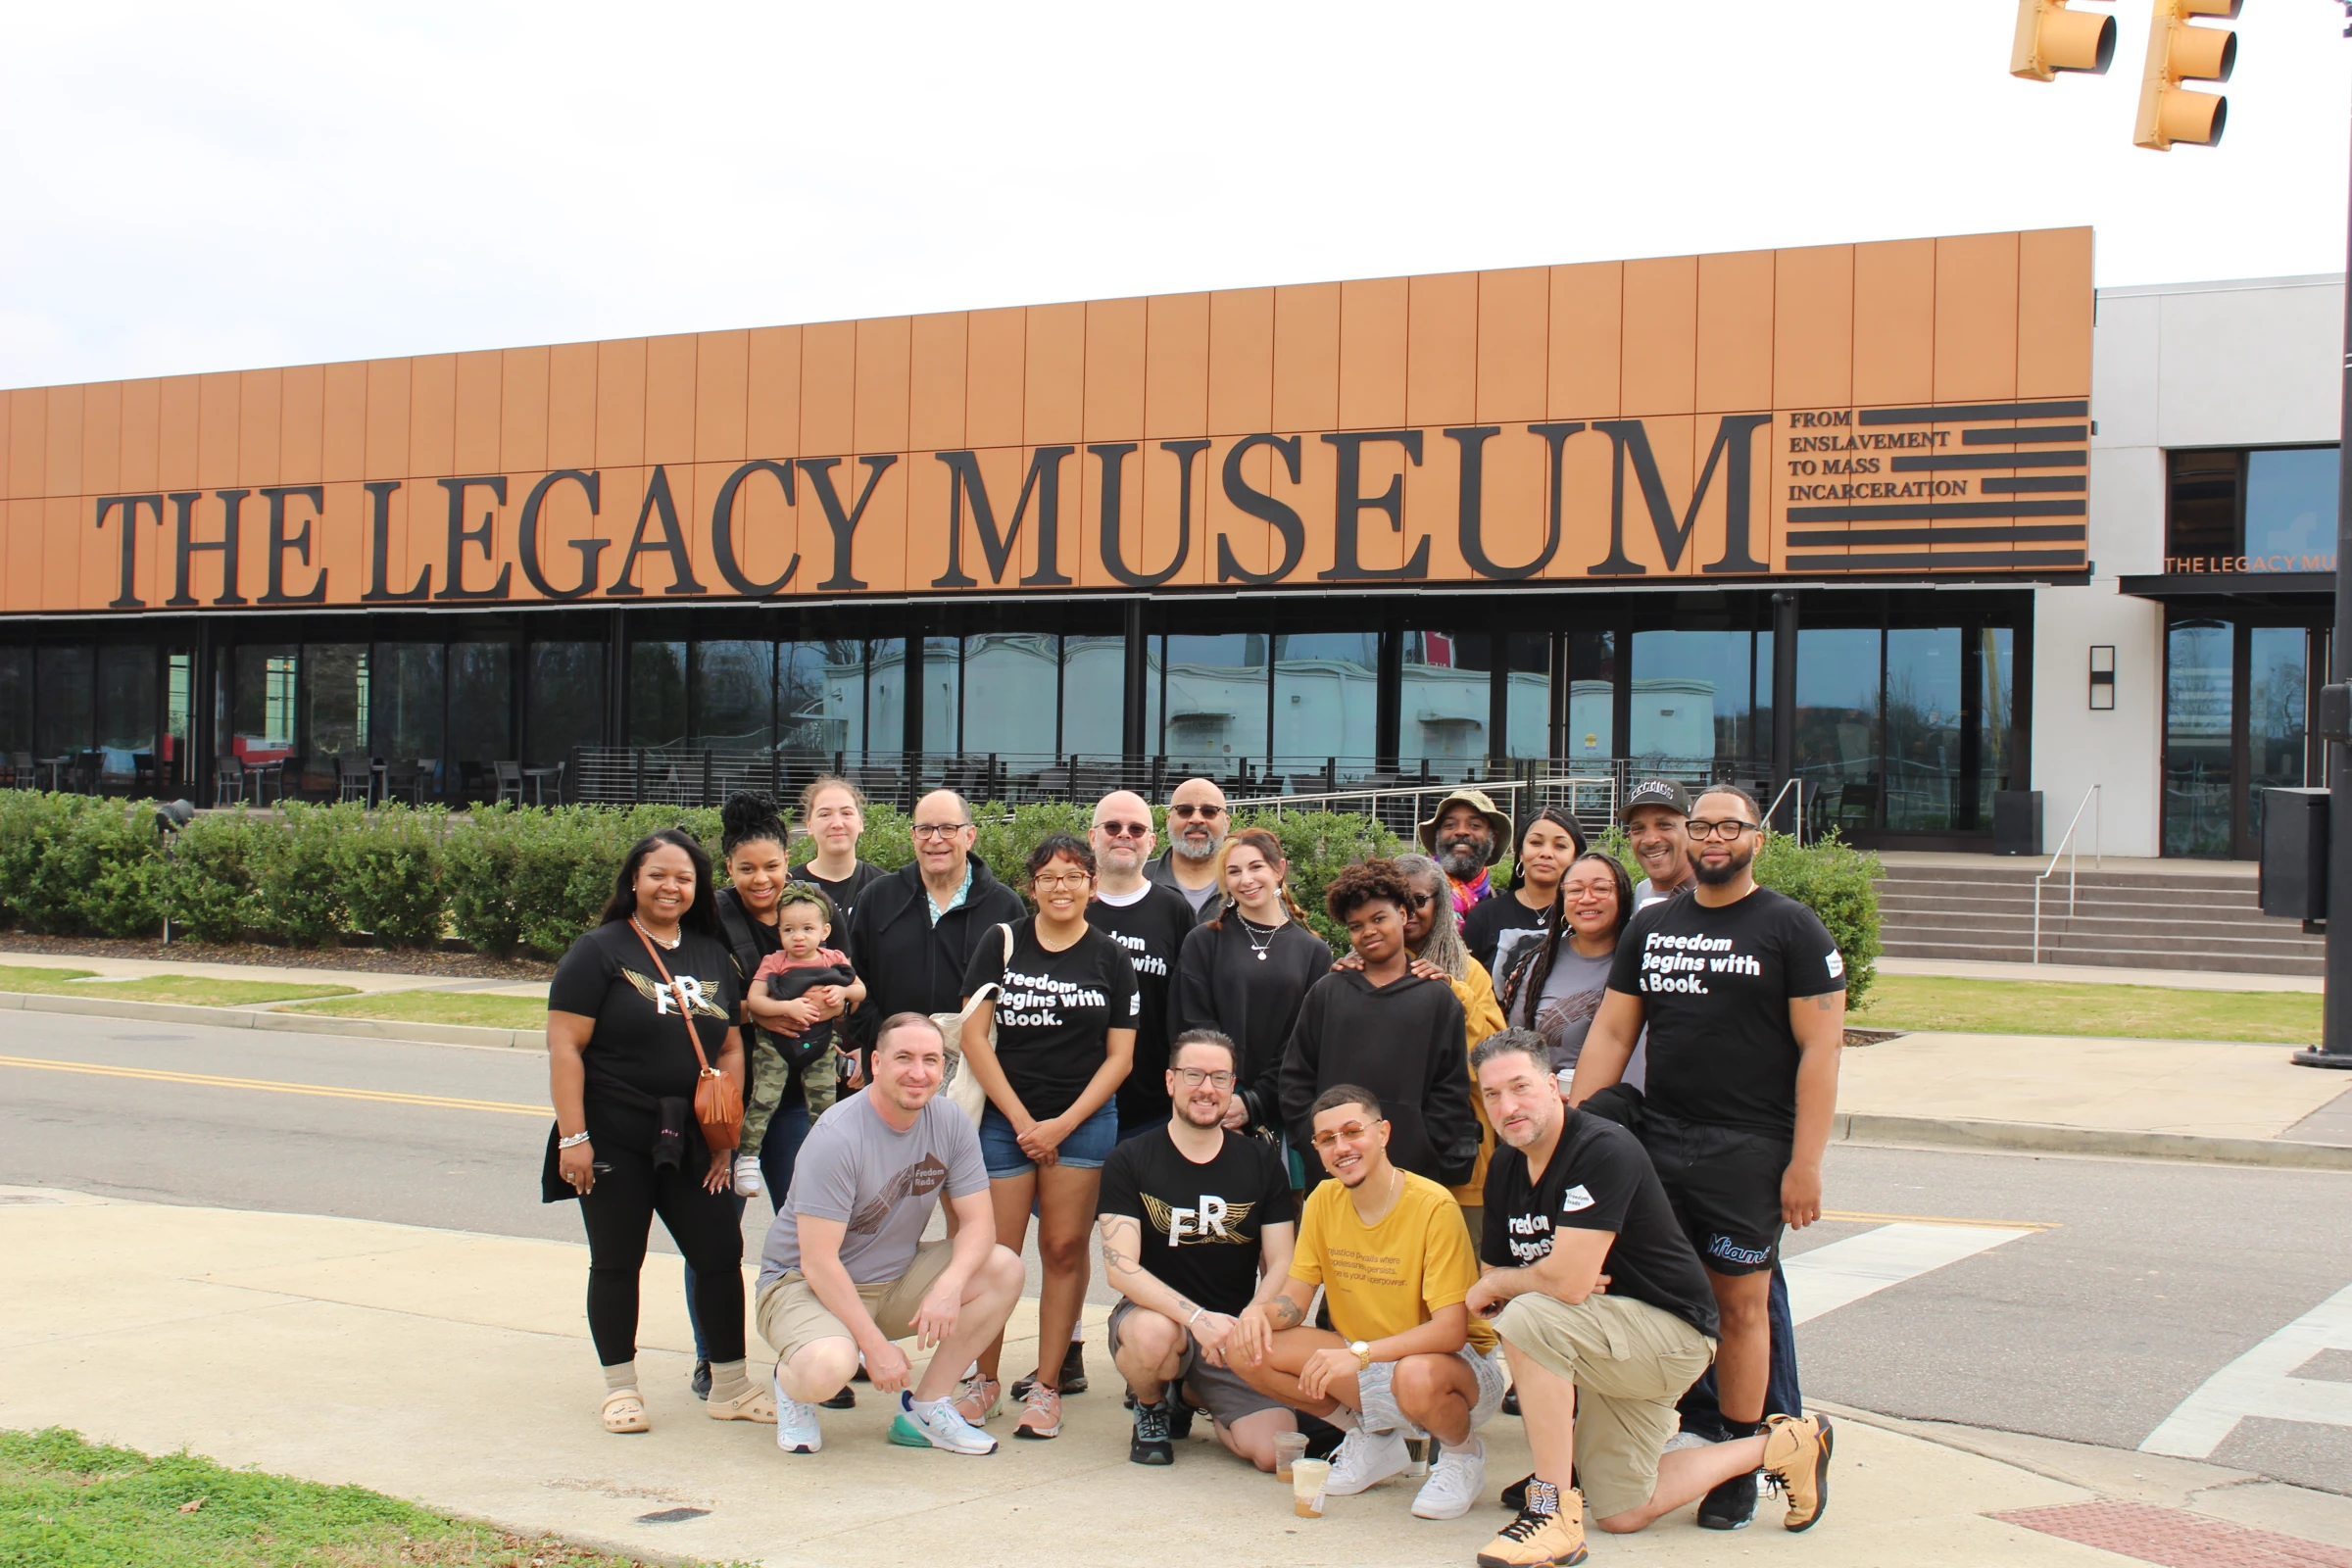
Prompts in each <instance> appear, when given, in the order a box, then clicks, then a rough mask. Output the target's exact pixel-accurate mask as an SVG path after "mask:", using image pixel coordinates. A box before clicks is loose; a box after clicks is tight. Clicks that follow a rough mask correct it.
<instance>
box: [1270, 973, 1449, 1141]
mask: <svg viewBox="0 0 2352 1568" xmlns="http://www.w3.org/2000/svg"><path fill="white" fill-rule="evenodd" d="M1463 1038H1464V1024H1463V1020H1462V1005H1461V1004H1460V1003H1459V1002H1457V1001H1455V1000H1454V995H1453V988H1452V987H1451V986H1449V985H1445V984H1443V983H1441V982H1439V981H1435V980H1423V979H1421V978H1419V977H1418V976H1416V975H1413V974H1411V973H1409V972H1408V973H1406V974H1405V976H1404V977H1403V978H1402V979H1400V980H1392V981H1391V982H1389V983H1388V984H1387V985H1385V986H1375V985H1373V984H1372V982H1371V980H1370V979H1368V978H1367V977H1366V976H1365V975H1364V973H1363V971H1362V970H1360V969H1338V970H1334V971H1333V972H1332V973H1330V974H1327V975H1325V976H1324V977H1323V978H1322V979H1320V980H1318V981H1316V982H1315V985H1314V989H1312V990H1311V991H1309V992H1307V994H1306V1001H1305V1002H1304V1003H1303V1004H1301V1005H1300V1006H1299V1022H1298V1024H1297V1025H1296V1026H1295V1027H1294V1028H1293V1029H1292V1031H1291V1043H1290V1047H1289V1049H1288V1050H1287V1051H1285V1052H1284V1054H1283V1060H1282V1118H1283V1121H1284V1123H1285V1124H1286V1125H1287V1126H1288V1127H1289V1128H1290V1134H1291V1147H1292V1148H1293V1149H1296V1150H1298V1151H1299V1157H1300V1158H1301V1159H1303V1160H1304V1161H1305V1162H1306V1173H1307V1177H1308V1183H1309V1185H1310V1186H1311V1185H1312V1184H1313V1183H1314V1182H1315V1181H1317V1180H1320V1179H1321V1170H1322V1163H1321V1161H1320V1160H1319V1159H1317V1158H1316V1155H1315V1152H1314V1145H1313V1135H1314V1122H1313V1118H1312V1117H1311V1116H1309V1115H1308V1113H1307V1109H1308V1107H1309V1106H1311V1105H1312V1104H1313V1103H1315V1097H1316V1096H1318V1095H1320V1094H1322V1093H1323V1091H1324V1090H1326V1089H1331V1088H1336V1087H1337V1086H1339V1085H1341V1084H1354V1085H1356V1086H1357V1087H1358V1088H1362V1089H1369V1090H1371V1091H1372V1093H1373V1094H1375V1095H1377V1096H1379V1097H1380V1108H1381V1114H1382V1115H1384V1116H1386V1117H1387V1118H1388V1121H1389V1159H1390V1160H1391V1161H1392V1162H1393V1163H1394V1164H1396V1165H1397V1167H1398V1168H1400V1169H1403V1170H1409V1171H1411V1172H1413V1173H1414V1174H1415V1175H1417V1176H1426V1177H1428V1178H1429V1179H1430V1180H1431V1181H1434V1182H1436V1183H1438V1184H1439V1185H1440V1186H1442V1187H1451V1186H1454V1185H1455V1184H1457V1183H1460V1182H1463V1181H1466V1180H1468V1179H1469V1176H1470V1172H1471V1171H1472V1170H1473V1169H1474V1168H1476V1166H1477V1164H1478V1144H1479V1131H1478V1117H1477V1116H1476V1115H1475V1114H1474V1113H1473V1112H1472V1110H1471V1108H1470V1072H1469V1068H1468V1066H1467V1064H1466V1062H1467V1058H1466V1056H1465V1054H1464V1048H1463V1045H1462V1041H1463Z"/></svg>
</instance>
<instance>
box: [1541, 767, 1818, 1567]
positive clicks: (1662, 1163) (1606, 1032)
mask: <svg viewBox="0 0 2352 1568" xmlns="http://www.w3.org/2000/svg"><path fill="white" fill-rule="evenodd" d="M1762 815H1763V813H1762V812H1761V811H1760V810H1759V809H1757V806H1756V802H1755V798H1754V797H1753V796H1751V795H1749V794H1748V793H1747V792H1746V791H1745V790H1742V789H1740V788H1738V787H1736V786H1733V785H1729V784H1718V785H1714V786H1711V787H1709V788H1708V789H1707V790H1706V791H1705V792H1704V793H1703V794H1701V795H1700V796H1699V797H1698V799H1697V801H1696V802H1694V803H1693V805H1692V807H1691V817H1690V821H1689V823H1688V825H1687V827H1686V831H1687V832H1688V834H1689V836H1690V849H1689V852H1688V854H1689V857H1690V860H1691V871H1692V873H1693V875H1694V876H1695V878H1696V882H1695V885H1694V886H1693V887H1692V888H1691V891H1690V892H1689V893H1688V894H1685V895H1683V896H1681V897H1678V898H1670V899H1665V900H1661V901H1659V902H1658V903H1655V904H1651V905H1649V906H1647V907H1644V908H1642V910H1640V911H1639V912H1638V913H1636V914H1635V916H1634V917H1633V920H1632V921H1631V923H1629V924H1628V925H1627V927H1626V931H1625V936H1624V937H1623V939H1622V940H1621V941H1620V942H1619V943H1618V947H1617V959H1616V965H1615V967H1614V969H1613V970H1612V971H1611V972H1610V975H1609V988H1608V992H1607V994H1606V996H1605V997H1604V998H1603V1000H1602V1002H1601V1005H1600V1011H1599V1013H1598V1014H1597V1015H1596V1016H1595V1017H1594V1018H1593V1027H1592V1030H1591V1032H1590V1033H1588V1034H1587V1035H1586V1037H1585V1049H1584V1054H1582V1055H1581V1056H1579V1057H1578V1058H1577V1064H1576V1076H1575V1079H1574V1081H1573V1082H1572V1084H1571V1086H1570V1089H1569V1095H1568V1098H1569V1103H1572V1104H1576V1105H1582V1104H1583V1103H1585V1102H1586V1101H1588V1100H1590V1099H1591V1098H1592V1097H1593V1095H1594V1094H1596V1093H1598V1092H1599V1091H1600V1090H1603V1089H1606V1088H1608V1087H1609V1086H1610V1085H1612V1084H1615V1083H1616V1082H1618V1081H1619V1078H1620V1077H1621V1076H1622V1074H1623V1073H1624V1071H1625V1065H1626V1062H1627V1061H1628V1060H1629V1059H1630V1058H1631V1057H1632V1055H1633V1050H1634V1042H1635V1040H1636V1039H1637V1038H1638V1037H1640V1035H1641V1034H1642V1028H1643V1026H1644V1025H1646V1026H1647V1028H1648V1031H1649V1039H1648V1074H1649V1077H1648V1083H1647V1086H1646V1089H1645V1100H1644V1103H1643V1110H1642V1145H1643V1147H1644V1148H1645V1149H1647V1151H1648V1152H1649V1157H1650V1161H1651V1163H1652V1164H1653V1165H1655V1166H1656V1168H1657V1173H1658V1178H1659V1180H1660V1181H1661V1182H1662V1183H1663V1184H1664V1185H1665V1188H1666V1195H1667V1198H1668V1200H1669V1201H1671V1202H1672V1203H1673V1205H1674V1211H1675V1216H1676V1217H1677V1218H1678V1219H1679V1220H1680V1221H1681V1222H1682V1224H1683V1227H1684V1229H1685V1231H1686V1232H1687V1233H1688V1234H1689V1235H1690V1238H1691V1246H1692V1247H1693V1248H1694V1249H1696V1250H1697V1252H1698V1255H1699V1261H1700V1262H1701V1263H1702V1264H1704V1265H1705V1267H1706V1271H1707V1284H1708V1286H1709V1288H1710V1289H1711V1290H1712V1291H1713V1292H1714V1294H1715V1304H1716V1308H1717V1311H1718V1313H1719V1315H1720V1317H1721V1320H1722V1325H1723V1337H1722V1345H1721V1348H1719V1349H1718V1350H1717V1352H1716V1358H1715V1379H1716V1393H1717V1398H1718V1402H1719V1404H1720V1406H1721V1409H1722V1413H1723V1425H1724V1426H1725V1428H1726V1429H1727V1430H1728V1431H1729V1432H1730V1434H1731V1436H1732V1437H1734V1438H1745V1437H1747V1436H1749V1435H1751V1434H1753V1433H1755V1432H1758V1431H1760V1430H1761V1429H1762V1423H1763V1421H1764V1418H1765V1416H1766V1415H1767V1414H1768V1413H1777V1414H1784V1415H1801V1414H1803V1412H1802V1411H1798V1410H1788V1411H1779V1412H1768V1411H1767V1410H1766V1408H1765V1404H1766V1395H1767V1379H1768V1374H1769V1367H1770V1362H1771V1336H1770V1333H1769V1330H1768V1327H1767V1321H1768V1320H1767V1304H1766V1303H1767V1295H1768V1292H1769V1288H1770V1284H1771V1279H1772V1268H1773V1264H1774V1263H1775V1262H1776V1261H1777V1260H1778V1258H1779V1256H1780V1248H1781V1231H1782V1228H1783V1226H1785V1225H1793V1226H1796V1227H1798V1228H1799V1229H1802V1228H1803V1227H1804V1226H1807V1225H1810V1224H1812V1223H1813V1222H1814V1221H1815V1220H1817V1219H1819V1218H1820V1217H1821V1161H1822V1153H1823V1151H1824V1150H1825V1149H1826V1148H1827V1146H1828V1144H1829V1135H1830V1121H1831V1117H1832V1114H1833V1113H1834V1112H1835V1110H1836V1108H1837V1103H1838V1051H1839V1049H1840V1048H1841V1047H1842V1045H1843V1044H1844V1039H1845V960H1844V958H1843V957H1842V956H1840V955H1839V954H1838V945H1837V943H1836V942H1834V941H1833V940H1832V939H1831V937H1830V933H1829V931H1828V929H1827V928H1826V927H1825V926H1823V925H1822V923H1821V920H1820V919H1819V917H1818V916H1816V915H1815V914H1814V913H1813V911H1812V910H1810V909H1808V908H1806V907H1804V906H1803V905H1801V904H1799V903H1797V902H1796V901H1795V900H1794V899H1790V898H1786V897H1784V896H1782V895H1781V894H1778V893H1775V892H1773V891H1772V890H1771V889H1769V888H1762V887H1758V886H1757V885H1756V878H1755V858H1756V850H1757V847H1758V844H1759V842H1760V839H1761V836H1762V831H1763V829H1762V825H1761V824H1762ZM1755 1503H1756V1488H1755V1481H1754V1477H1753V1474H1752V1473H1747V1474H1742V1475H1739V1476H1734V1477H1733V1478H1731V1479H1730V1480H1728V1481H1725V1482H1724V1483H1722V1484H1721V1485H1720V1486H1718V1487H1716V1488H1715V1489H1714V1491H1712V1492H1710V1493H1709V1494H1708V1495H1707V1497H1706V1499H1705V1500H1704V1501H1703V1502H1702V1503H1701V1504H1700V1505H1699V1522H1700V1523H1701V1524H1703V1525H1707V1526H1709V1527H1710V1528H1712V1529H1717V1530H1738V1529H1740V1528H1743V1527H1744V1526H1745V1525H1746V1524H1747V1522H1748V1520H1749V1519H1750V1518H1751V1517H1752V1516H1753V1514H1754V1512H1755Z"/></svg>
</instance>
